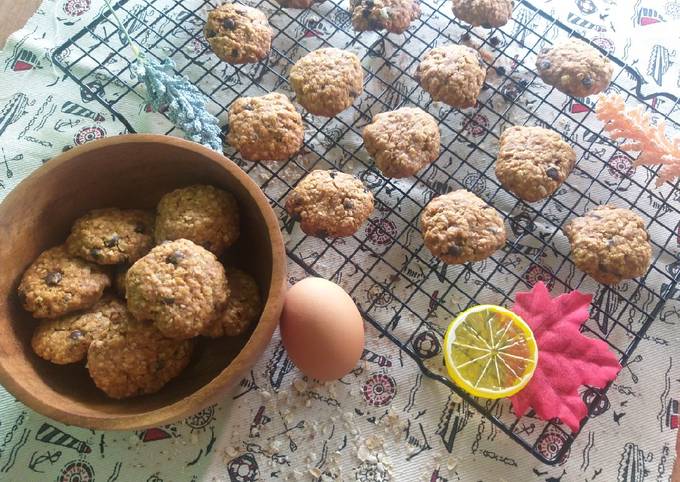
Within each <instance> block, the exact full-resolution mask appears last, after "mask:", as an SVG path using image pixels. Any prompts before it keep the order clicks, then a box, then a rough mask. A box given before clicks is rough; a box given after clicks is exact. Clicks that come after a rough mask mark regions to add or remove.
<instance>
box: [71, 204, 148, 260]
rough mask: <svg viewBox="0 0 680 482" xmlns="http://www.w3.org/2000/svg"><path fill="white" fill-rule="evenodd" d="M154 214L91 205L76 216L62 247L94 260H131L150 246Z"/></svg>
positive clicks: (142, 253) (146, 250)
mask: <svg viewBox="0 0 680 482" xmlns="http://www.w3.org/2000/svg"><path fill="white" fill-rule="evenodd" d="M153 225H154V214H153V213H152V212H149V211H142V210H140V209H117V208H108V209H95V210H93V211H90V212H89V213H87V214H86V215H85V216H83V217H81V218H79V219H78V220H76V222H75V223H74V225H73V228H71V234H70V235H69V237H68V239H67V240H66V247H67V249H68V252H69V254H71V256H79V257H81V258H83V259H85V260H87V261H91V262H93V263H97V264H119V263H134V262H135V261H137V260H138V259H139V258H141V257H142V256H144V255H145V254H146V253H148V252H149V250H150V249H151V248H153V246H154V239H153Z"/></svg>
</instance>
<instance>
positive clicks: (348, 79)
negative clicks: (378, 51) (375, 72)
mask: <svg viewBox="0 0 680 482" xmlns="http://www.w3.org/2000/svg"><path fill="white" fill-rule="evenodd" d="M289 80H290V84H291V86H292V87H293V90H294V91H295V95H296V96H297V101H298V102H299V103H300V105H302V107H304V108H305V109H307V111H309V112H310V113H312V114H314V115H320V116H325V117H333V116H335V115H337V114H339V113H340V112H342V111H343V110H345V109H347V108H348V107H349V106H350V105H352V103H353V102H354V100H355V99H356V98H357V97H359V95H360V94H361V92H362V90H363V86H364V71H363V69H362V67H361V62H360V61H359V57H357V56H356V54H353V53H352V52H348V51H346V50H340V49H336V48H324V49H318V50H314V51H313V52H310V53H308V54H307V55H305V56H304V57H302V58H301V59H300V60H298V61H297V62H296V63H295V65H293V67H292V68H291V69H290V77H289Z"/></svg>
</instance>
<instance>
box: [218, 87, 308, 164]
mask: <svg viewBox="0 0 680 482" xmlns="http://www.w3.org/2000/svg"><path fill="white" fill-rule="evenodd" d="M304 137H305V128H304V124H303V123H302V116H301V115H300V114H299V113H298V112H297V111H296V110H295V107H294V106H293V104H292V103H291V101H290V100H288V97H286V96H285V95H283V94H279V93H277V92H272V93H271V94H267V95H263V96H261V97H241V98H239V99H236V100H235V101H234V103H233V104H232V105H231V108H230V109H229V135H228V137H227V140H228V142H229V144H230V145H231V146H232V147H233V148H234V149H236V150H237V151H239V152H240V153H241V157H243V159H246V160H248V161H283V160H286V159H288V158H289V157H291V156H292V155H294V154H295V153H296V152H298V151H299V150H300V148H301V147H302V141H303V140H304Z"/></svg>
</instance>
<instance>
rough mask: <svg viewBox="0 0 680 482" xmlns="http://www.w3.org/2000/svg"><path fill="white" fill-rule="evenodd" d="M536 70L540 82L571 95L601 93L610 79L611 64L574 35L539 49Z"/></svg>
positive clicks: (580, 95)
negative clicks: (541, 80)
mask: <svg viewBox="0 0 680 482" xmlns="http://www.w3.org/2000/svg"><path fill="white" fill-rule="evenodd" d="M536 70H537V71H538V75H540V76H541V79H543V82H545V83H546V84H548V85H552V86H553V87H555V88H556V89H557V90H559V91H561V92H564V93H565V94H567V95H572V96H574V97H586V96H589V95H593V94H599V93H600V92H603V91H604V90H605V89H606V88H607V87H608V86H609V83H610V82H611V80H612V74H613V72H614V68H613V65H612V63H611V62H610V61H609V59H607V58H606V57H605V56H604V55H602V54H601V53H600V52H599V51H598V50H597V49H595V48H594V47H591V46H590V45H588V44H587V43H585V42H582V41H581V40H578V39H575V38H569V39H566V40H562V41H560V42H557V43H556V44H555V45H553V46H552V47H550V48H547V49H543V50H541V51H540V52H539V54H538V58H537V59H536Z"/></svg>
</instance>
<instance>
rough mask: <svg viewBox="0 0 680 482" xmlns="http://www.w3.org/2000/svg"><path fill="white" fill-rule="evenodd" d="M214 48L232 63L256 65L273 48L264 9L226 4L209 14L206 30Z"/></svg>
mask: <svg viewBox="0 0 680 482" xmlns="http://www.w3.org/2000/svg"><path fill="white" fill-rule="evenodd" d="M204 34H205V38H206V39H207V40H208V43H209V44H210V48H211V49H212V51H213V52H215V55H217V56H218V57H219V58H220V59H222V60H224V61H225V62H228V63H230V64H252V63H255V62H259V61H260V60H262V59H263V58H265V57H266V56H267V55H268V54H269V51H270V50H271V44H272V29H271V27H270V26H269V22H268V21H267V17H266V16H265V14H264V13H262V11H260V10H258V9H256V8H252V7H248V6H245V5H240V4H237V3H226V4H224V5H221V6H219V7H217V8H216V9H215V10H212V11H211V12H210V13H208V21H207V22H206V24H205V29H204Z"/></svg>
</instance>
